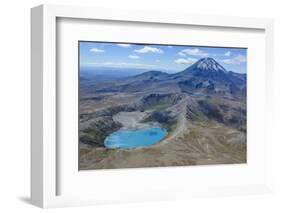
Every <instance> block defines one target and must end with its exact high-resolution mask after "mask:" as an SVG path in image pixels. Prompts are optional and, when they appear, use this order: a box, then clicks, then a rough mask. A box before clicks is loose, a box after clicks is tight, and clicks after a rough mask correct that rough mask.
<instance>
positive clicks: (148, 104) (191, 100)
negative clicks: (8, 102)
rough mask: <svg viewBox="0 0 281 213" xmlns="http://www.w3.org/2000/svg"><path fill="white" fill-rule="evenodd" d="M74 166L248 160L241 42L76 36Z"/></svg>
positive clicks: (244, 50)
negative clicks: (84, 38)
mask: <svg viewBox="0 0 281 213" xmlns="http://www.w3.org/2000/svg"><path fill="white" fill-rule="evenodd" d="M77 60H78V75H79V77H78V78H79V82H78V89H79V97H78V98H79V101H78V105H79V106H78V109H79V110H78V115H77V116H78V118H79V119H78V122H79V124H78V126H79V130H78V131H79V134H78V135H79V138H78V141H77V143H78V147H79V148H78V156H79V162H78V164H79V166H78V167H79V170H97V169H122V168H147V167H173V166H197V165H218V164H245V163H247V48H245V47H225V46H204V45H202V46H201V45H193V44H181V45H178V44H149V43H117V42H111V41H102V42H101V41H78V56H77Z"/></svg>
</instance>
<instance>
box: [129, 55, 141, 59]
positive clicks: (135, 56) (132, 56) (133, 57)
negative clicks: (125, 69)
mask: <svg viewBox="0 0 281 213" xmlns="http://www.w3.org/2000/svg"><path fill="white" fill-rule="evenodd" d="M128 58H131V59H138V58H140V57H139V56H138V55H129V56H128Z"/></svg>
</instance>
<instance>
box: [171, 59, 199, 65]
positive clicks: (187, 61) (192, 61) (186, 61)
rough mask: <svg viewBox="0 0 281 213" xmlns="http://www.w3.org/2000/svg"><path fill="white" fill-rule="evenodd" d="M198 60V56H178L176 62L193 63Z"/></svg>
mask: <svg viewBox="0 0 281 213" xmlns="http://www.w3.org/2000/svg"><path fill="white" fill-rule="evenodd" d="M196 61H197V59H196V58H178V59H177V60H175V63H177V64H187V65H190V64H193V63H195V62H196Z"/></svg>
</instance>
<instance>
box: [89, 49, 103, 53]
mask: <svg viewBox="0 0 281 213" xmlns="http://www.w3.org/2000/svg"><path fill="white" fill-rule="evenodd" d="M90 52H94V53H103V52H104V50H102V49H98V48H92V49H90Z"/></svg>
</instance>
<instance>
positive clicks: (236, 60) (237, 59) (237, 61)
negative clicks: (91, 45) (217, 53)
mask: <svg viewBox="0 0 281 213" xmlns="http://www.w3.org/2000/svg"><path fill="white" fill-rule="evenodd" d="M246 61H247V58H246V56H243V55H237V56H235V57H233V58H230V59H224V60H222V62H223V63H225V64H241V63H245V62H246Z"/></svg>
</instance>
